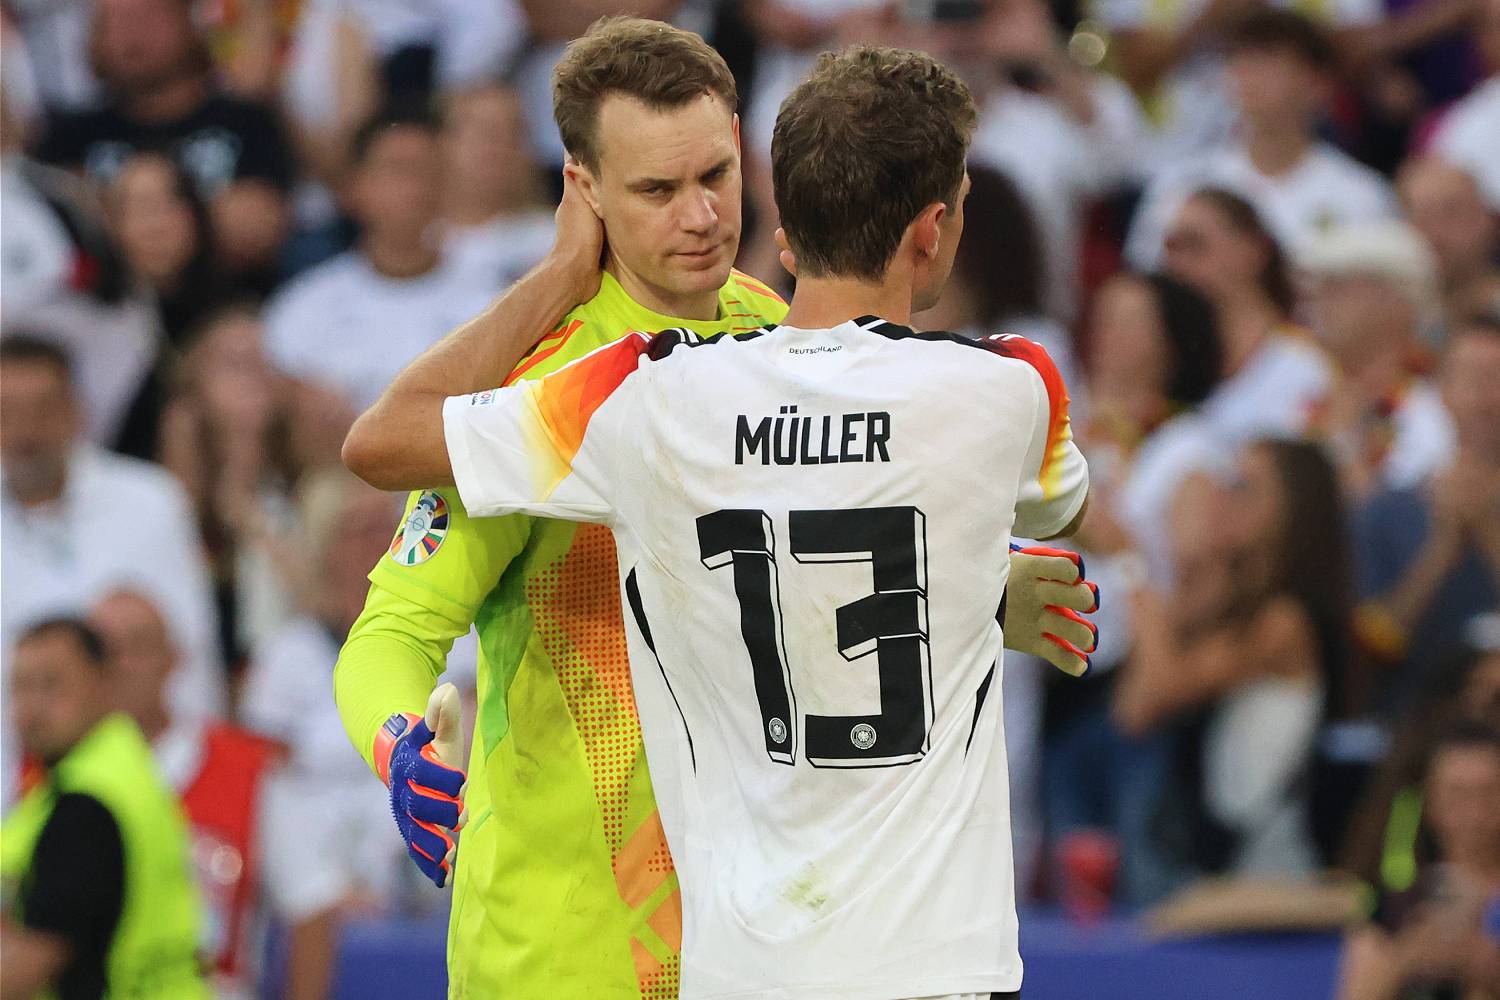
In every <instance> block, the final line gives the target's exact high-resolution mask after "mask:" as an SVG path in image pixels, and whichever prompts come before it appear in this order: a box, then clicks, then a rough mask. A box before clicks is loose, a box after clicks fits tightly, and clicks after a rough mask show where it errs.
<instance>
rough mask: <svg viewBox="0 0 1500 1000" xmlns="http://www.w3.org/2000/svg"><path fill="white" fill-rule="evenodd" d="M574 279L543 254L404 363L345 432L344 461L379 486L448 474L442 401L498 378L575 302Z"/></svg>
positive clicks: (417, 483)
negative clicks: (485, 304) (504, 289)
mask: <svg viewBox="0 0 1500 1000" xmlns="http://www.w3.org/2000/svg"><path fill="white" fill-rule="evenodd" d="M574 287H576V286H575V285H574V284H573V283H570V282H569V281H567V280H563V279H562V277H561V272H560V271H559V270H558V265H555V264H553V263H551V262H550V261H548V262H544V263H542V264H541V265H539V266H538V267H536V268H535V269H533V270H532V272H531V273H530V274H528V275H527V276H526V277H524V278H522V279H521V280H520V281H518V282H517V283H516V284H515V285H514V286H513V287H512V288H511V289H510V291H508V292H506V293H505V294H504V295H502V296H501V297H500V298H499V299H498V300H496V301H495V302H494V303H493V304H491V305H490V307H489V308H488V309H486V310H485V311H484V312H482V313H480V314H479V315H478V316H477V317H475V318H474V319H473V320H471V321H469V322H468V323H465V324H464V325H463V326H461V327H459V328H458V329H457V330H455V331H453V332H452V333H450V334H449V335H448V336H447V337H444V338H443V339H442V340H441V341H439V342H438V343H437V344H435V345H434V346H433V347H431V348H429V349H428V350H427V351H426V352H425V353H423V354H422V355H421V356H420V357H418V358H417V359H416V360H415V361H413V362H412V363H411V364H410V365H408V366H407V367H406V369H405V370H404V371H402V372H401V374H400V375H398V376H396V380H395V381H394V382H392V383H391V385H390V387H389V388H388V389H386V391H385V393H384V394H382V395H381V397H380V399H378V400H377V401H376V402H375V405H374V406H372V407H370V409H368V410H366V411H365V412H364V414H362V415H361V416H360V418H359V419H358V420H356V421H355V422H354V427H353V428H352V429H351V430H350V431H349V436H348V437H347V438H346V439H345V440H344V451H343V457H344V464H346V465H347V466H348V467H349V469H350V470H351V471H352V472H354V473H355V475H357V476H359V477H360V478H361V479H363V480H365V481H366V482H367V483H369V484H370V485H372V486H375V487H378V488H380V489H383V490H410V489H421V488H423V487H426V486H438V485H444V484H450V483H452V482H453V471H452V468H451V466H450V464H449V462H448V451H447V446H446V443H445V442H444V439H443V419H442V416H443V401H444V400H445V399H447V398H448V397H449V396H456V395H461V394H463V393H466V392H476V391H478V390H480V389H487V388H491V387H493V386H497V385H500V384H501V383H502V382H504V381H505V379H506V377H507V376H508V375H509V374H510V372H511V369H513V368H514V367H515V366H516V363H517V362H519V361H520V360H521V358H522V357H523V356H525V354H526V352H527V351H528V350H529V349H530V348H531V346H532V345H533V344H535V343H536V342H537V341H538V340H540V339H541V338H542V337H543V336H544V335H545V334H546V333H547V331H548V330H550V329H552V328H553V327H555V326H556V325H557V323H558V321H559V320H560V319H562V317H563V316H564V315H565V314H566V313H567V311H568V310H569V309H571V308H572V307H573V306H574V305H576V304H577V303H576V301H575V296H576V293H575V292H574V291H573V290H572V289H573V288H574Z"/></svg>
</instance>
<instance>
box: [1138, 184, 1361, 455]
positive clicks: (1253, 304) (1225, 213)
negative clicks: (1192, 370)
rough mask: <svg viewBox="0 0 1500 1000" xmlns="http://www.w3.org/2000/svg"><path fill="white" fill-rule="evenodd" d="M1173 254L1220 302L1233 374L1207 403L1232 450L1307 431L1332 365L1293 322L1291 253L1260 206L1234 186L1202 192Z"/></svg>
mask: <svg viewBox="0 0 1500 1000" xmlns="http://www.w3.org/2000/svg"><path fill="white" fill-rule="evenodd" d="M1166 251H1167V254H1166V265H1167V270H1168V272H1169V273H1171V274H1173V275H1175V276H1176V277H1178V278H1180V279H1182V280H1183V281H1186V282H1187V283H1188V284H1190V285H1193V286H1195V287H1196V288H1198V289H1199V291H1201V292H1203V293H1204V294H1205V295H1207V296H1208V297H1209V298H1210V299H1212V300H1213V302H1214V304H1215V305H1217V306H1218V311H1219V323H1220V329H1221V331H1222V336H1223V342H1224V371H1223V375H1224V381H1223V382H1221V383H1220V384H1219V387H1218V388H1217V389H1216V390H1215V391H1214V393H1213V395H1211V396H1210V397H1209V398H1208V400H1207V401H1206V402H1205V403H1204V404H1203V408H1202V414H1203V418H1204V420H1205V421H1206V422H1207V424H1208V426H1209V427H1210V428H1211V429H1212V430H1213V432H1214V433H1215V434H1216V435H1217V436H1218V438H1219V439H1220V440H1221V441H1222V442H1223V444H1224V445H1225V447H1226V448H1227V449H1228V450H1229V451H1231V452H1235V451H1238V450H1239V449H1240V448H1241V447H1242V446H1244V445H1245V444H1246V443H1247V442H1249V441H1251V440H1253V439H1255V438H1257V437H1262V436H1280V435H1286V436H1297V435H1301V434H1304V433H1306V432H1307V430H1308V429H1309V428H1310V427H1311V426H1312V424H1313V421H1314V420H1315V419H1316V418H1317V416H1318V414H1319V413H1320V412H1321V411H1322V408H1323V405H1324V403H1325V402H1326V400H1327V397H1328V393H1329V390H1330V385H1331V383H1332V379H1333V368H1332V365H1331V364H1330V363H1329V361H1328V359H1327V357H1326V356H1325V355H1324V354H1323V353H1322V352H1321V351H1320V350H1318V348H1317V347H1316V346H1315V345H1314V344H1313V342H1312V339H1311V337H1310V336H1309V335H1308V334H1307V333H1306V331H1303V330H1301V329H1299V328H1297V327H1296V326H1294V325H1293V324H1292V318H1291V317H1292V308H1293V306H1294V304H1295V299H1296V293H1295V291H1294V289H1293V287H1292V279H1291V274H1290V271H1289V269H1288V266H1287V262H1286V257H1285V254H1284V253H1283V251H1282V249H1281V245H1280V244H1279V243H1278V242H1277V241H1276V239H1275V237H1274V236H1272V235H1271V233H1270V232H1269V231H1267V229H1266V226H1265V223H1263V222H1262V221H1261V218H1260V216H1259V215H1258V214H1257V213H1256V211H1255V209H1254V208H1253V207H1252V206H1251V205H1250V203H1249V202H1247V201H1246V200H1245V199H1243V198H1241V197H1240V196H1239V195H1236V194H1233V193H1231V192H1229V191H1225V190H1222V189H1218V188H1204V189H1202V190H1199V191H1197V192H1195V193H1194V194H1193V195H1192V196H1191V197H1189V198H1188V199H1187V201H1185V202H1184V203H1183V205H1182V208H1181V209H1180V210H1179V211H1178V213H1177V216H1176V218H1175V219H1174V220H1173V222H1172V226H1171V229H1170V230H1169V231H1168V233H1167V239H1166Z"/></svg>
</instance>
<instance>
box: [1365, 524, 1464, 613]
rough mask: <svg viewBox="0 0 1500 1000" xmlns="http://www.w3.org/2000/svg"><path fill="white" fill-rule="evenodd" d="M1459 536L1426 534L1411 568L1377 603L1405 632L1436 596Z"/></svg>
mask: <svg viewBox="0 0 1500 1000" xmlns="http://www.w3.org/2000/svg"><path fill="white" fill-rule="evenodd" d="M1459 546H1460V542H1459V539H1458V538H1456V537H1453V536H1450V535H1448V534H1446V533H1444V534H1437V533H1434V534H1432V535H1430V536H1428V539H1427V542H1426V544H1424V545H1423V546H1422V548H1421V550H1420V551H1419V552H1418V553H1417V558H1416V559H1415V560H1413V562H1412V565H1411V568H1410V569H1409V570H1407V572H1406V575H1405V576H1403V577H1402V578H1401V582H1400V583H1398V584H1397V585H1396V587H1395V589H1393V590H1392V591H1391V592H1390V593H1389V594H1388V595H1386V597H1385V599H1384V600H1382V601H1381V602H1380V603H1381V604H1382V606H1384V608H1385V610H1386V611H1387V612H1389V614H1390V616H1391V617H1392V618H1393V619H1395V621H1396V623H1397V624H1398V625H1400V626H1401V628H1402V629H1403V630H1405V631H1407V632H1410V631H1411V630H1412V629H1413V628H1415V627H1416V624H1417V622H1418V621H1420V620H1421V618H1422V616H1423V615H1424V614H1426V612H1427V609H1428V607H1430V606H1431V604H1432V601H1433V599H1434V598H1435V597H1437V592H1438V590H1439V588H1441V587H1442V585H1443V580H1444V578H1445V577H1447V575H1448V573H1449V572H1450V571H1451V570H1452V569H1453V566H1454V564H1455V563H1457V561H1458V556H1459Z"/></svg>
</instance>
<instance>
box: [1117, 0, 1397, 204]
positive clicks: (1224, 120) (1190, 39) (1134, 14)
mask: <svg viewBox="0 0 1500 1000" xmlns="http://www.w3.org/2000/svg"><path fill="white" fill-rule="evenodd" d="M1265 6H1266V7H1269V8H1283V9H1290V10H1295V11H1297V12H1299V13H1302V14H1306V15H1307V16H1309V17H1312V18H1316V19H1317V20H1318V21H1319V22H1321V23H1323V24H1325V25H1326V26H1327V27H1328V28H1329V29H1330V30H1332V31H1335V32H1341V33H1342V32H1344V31H1345V30H1346V29H1355V28H1366V27H1368V26H1370V25H1373V24H1376V23H1378V22H1379V21H1380V19H1381V18H1382V17H1383V16H1384V5H1383V4H1382V3H1381V2H1380V0H1333V2H1318V0H1269V2H1268V3H1266V4H1265ZM1258 9H1262V7H1261V4H1260V3H1258V2H1256V0H1182V2H1179V3H1172V4H1162V3H1158V2H1154V0H1098V2H1096V3H1095V4H1094V5H1093V13H1094V16H1095V17H1098V18H1099V19H1100V20H1101V21H1103V23H1104V25H1105V26H1106V27H1107V28H1109V29H1110V55H1111V56H1113V57H1114V59H1115V63H1116V65H1117V67H1118V70H1119V73H1120V76H1121V77H1122V78H1123V79H1124V80H1125V82H1126V83H1128V84H1129V85H1130V87H1131V89H1132V90H1134V91H1135V92H1136V94H1137V95H1138V96H1139V98H1140V101H1141V103H1142V105H1143V106H1145V107H1147V108H1149V109H1150V112H1151V120H1152V122H1153V123H1154V127H1153V128H1152V130H1151V133H1150V134H1149V135H1148V137H1147V139H1146V142H1145V148H1144V152H1145V155H1144V156H1142V158H1141V166H1142V167H1143V168H1144V172H1145V174H1146V175H1147V176H1148V177H1149V176H1150V175H1151V174H1153V173H1155V171H1156V170H1157V169H1159V168H1161V167H1163V166H1166V165H1169V164H1173V163H1177V162H1180V161H1181V160H1182V159H1183V158H1184V157H1186V156H1189V155H1192V154H1195V153H1197V152H1198V151H1200V150H1203V149H1205V148H1210V147H1213V146H1216V145H1218V144H1220V143H1223V142H1225V141H1226V140H1228V139H1229V137H1230V133H1231V131H1232V129H1233V127H1234V122H1235V117H1236V111H1235V107H1234V103H1233V101H1232V100H1231V98H1230V94H1229V93H1228V92H1227V90H1226V88H1225V87H1224V80H1223V78H1224V45H1225V42H1226V40H1227V39H1228V37H1229V36H1230V35H1231V34H1232V33H1233V31H1234V29H1235V27H1236V26H1237V24H1238V22H1239V21H1240V20H1241V19H1242V18H1244V17H1245V16H1246V15H1247V14H1250V13H1252V12H1254V11H1256V10H1258Z"/></svg>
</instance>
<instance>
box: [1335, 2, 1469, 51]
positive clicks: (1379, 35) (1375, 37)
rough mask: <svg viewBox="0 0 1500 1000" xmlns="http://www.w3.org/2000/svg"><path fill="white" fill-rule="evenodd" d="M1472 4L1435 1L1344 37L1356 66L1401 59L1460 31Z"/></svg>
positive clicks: (1467, 18) (1467, 20) (1352, 31)
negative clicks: (1412, 50) (1397, 57)
mask: <svg viewBox="0 0 1500 1000" xmlns="http://www.w3.org/2000/svg"><path fill="white" fill-rule="evenodd" d="M1476 9H1477V5H1476V4H1475V3H1474V2H1473V0H1437V2H1436V3H1424V4H1418V5H1417V6H1415V7H1413V8H1410V9H1409V10H1407V11H1405V12H1403V13H1402V14H1400V15H1399V16H1397V17H1393V18H1390V19H1389V20H1386V21H1383V22H1381V23H1379V24H1377V25H1374V26H1372V27H1369V28H1362V29H1354V30H1351V31H1349V32H1348V33H1347V38H1348V41H1349V43H1350V44H1349V49H1350V51H1351V52H1352V53H1353V54H1354V57H1355V62H1356V65H1358V66H1363V65H1366V64H1368V63H1370V62H1373V61H1375V60H1377V59H1387V58H1393V57H1396V56H1400V55H1402V54H1404V53H1405V52H1407V51H1409V50H1411V49H1414V48H1416V47H1418V46H1420V45H1425V44H1426V43H1427V42H1430V41H1432V40H1433V39H1434V38H1439V37H1441V36H1443V35H1446V34H1450V33H1452V32H1455V31H1458V30H1459V29H1461V28H1463V27H1464V26H1465V25H1466V24H1468V22H1469V21H1470V20H1471V19H1472V18H1473V17H1474V15H1475V13H1476Z"/></svg>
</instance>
